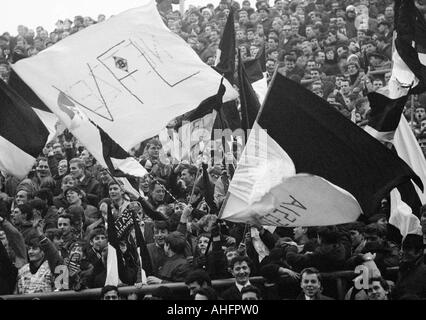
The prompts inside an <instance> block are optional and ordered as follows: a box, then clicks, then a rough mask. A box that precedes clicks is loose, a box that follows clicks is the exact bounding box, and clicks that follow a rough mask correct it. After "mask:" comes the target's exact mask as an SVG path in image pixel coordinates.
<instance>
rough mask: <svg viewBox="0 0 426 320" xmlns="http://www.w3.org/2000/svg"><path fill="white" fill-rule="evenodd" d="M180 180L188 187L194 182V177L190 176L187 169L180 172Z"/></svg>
mask: <svg viewBox="0 0 426 320" xmlns="http://www.w3.org/2000/svg"><path fill="white" fill-rule="evenodd" d="M180 177H181V179H182V180H183V181H184V182H185V184H186V185H187V186H188V185H190V184H191V183H192V182H193V181H194V176H192V175H191V174H190V173H189V171H188V169H184V170H182V173H181V174H180Z"/></svg>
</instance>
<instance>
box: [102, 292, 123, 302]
mask: <svg viewBox="0 0 426 320" xmlns="http://www.w3.org/2000/svg"><path fill="white" fill-rule="evenodd" d="M103 300H120V297H119V296H118V292H117V291H115V290H111V291H108V292H106V293H105V294H104V297H103Z"/></svg>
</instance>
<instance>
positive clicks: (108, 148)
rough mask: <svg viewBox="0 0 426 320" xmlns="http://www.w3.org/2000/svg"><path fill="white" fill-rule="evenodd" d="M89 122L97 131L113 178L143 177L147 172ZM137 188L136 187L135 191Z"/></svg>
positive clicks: (102, 131)
mask: <svg viewBox="0 0 426 320" xmlns="http://www.w3.org/2000/svg"><path fill="white" fill-rule="evenodd" d="M90 122H91V123H92V124H93V125H94V126H95V127H96V128H97V129H98V130H99V135H100V137H101V142H102V154H103V158H104V160H105V163H106V165H107V167H108V170H109V172H110V173H111V174H112V175H113V176H115V177H126V176H133V177H143V176H145V175H146V174H148V172H147V171H146V169H145V168H144V167H143V166H142V165H141V164H140V163H139V162H138V161H137V160H136V159H135V158H133V157H132V156H131V155H130V154H129V153H128V152H127V151H126V150H124V149H123V148H122V147H121V146H120V145H119V144H118V143H116V142H115V141H114V140H113V139H112V138H111V137H110V136H109V135H108V134H107V133H106V132H105V131H104V130H103V129H102V128H101V127H99V126H98V125H96V124H95V123H94V122H93V121H91V120H90ZM137 189H138V187H136V190H137Z"/></svg>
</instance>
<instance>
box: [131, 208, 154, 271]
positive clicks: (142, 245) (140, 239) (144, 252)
mask: <svg viewBox="0 0 426 320" xmlns="http://www.w3.org/2000/svg"><path fill="white" fill-rule="evenodd" d="M132 217H133V225H134V228H135V236H136V246H137V247H138V248H139V255H140V258H141V262H142V266H141V267H142V269H143V271H144V272H145V276H151V275H152V263H151V257H150V256H149V252H148V248H147V246H146V242H145V238H144V236H143V234H142V231H141V228H140V226H139V222H138V218H137V216H136V212H135V211H133V212H132ZM142 278H144V276H143V275H142Z"/></svg>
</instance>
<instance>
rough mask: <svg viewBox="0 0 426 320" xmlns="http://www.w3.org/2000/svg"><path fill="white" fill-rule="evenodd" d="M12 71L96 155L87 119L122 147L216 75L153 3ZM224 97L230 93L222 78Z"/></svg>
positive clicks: (196, 97)
mask: <svg viewBox="0 0 426 320" xmlns="http://www.w3.org/2000/svg"><path fill="white" fill-rule="evenodd" d="M13 69H14V70H15V71H16V72H17V73H18V74H19V76H20V77H21V78H22V79H23V80H24V81H25V82H26V83H27V85H29V86H30V87H31V88H32V89H33V90H34V92H35V93H36V94H37V95H38V96H39V97H40V98H41V100H42V101H43V102H44V103H45V104H46V105H47V106H48V107H49V108H50V109H51V110H52V111H53V112H54V113H55V114H56V115H57V116H58V117H59V118H60V120H61V121H62V122H64V124H65V125H66V126H67V127H68V128H70V130H71V132H72V133H73V134H74V135H75V136H76V137H77V138H78V139H79V140H80V141H81V142H82V143H83V144H84V145H85V146H86V147H87V148H88V149H89V151H90V152H91V153H92V154H93V155H94V156H95V158H96V159H98V160H100V158H101V157H102V152H101V151H100V150H101V149H100V150H99V141H100V140H99V134H98V133H96V129H95V128H94V127H93V125H91V124H90V123H88V122H87V119H88V118H89V119H91V120H92V121H93V122H95V123H96V124H97V125H99V126H100V127H101V128H102V129H103V130H104V131H105V132H107V133H108V135H109V136H110V137H111V138H112V139H113V140H114V141H115V142H117V143H118V144H119V145H121V146H122V147H123V149H125V150H129V149H130V148H131V147H133V146H135V145H136V144H138V143H140V142H141V141H143V140H145V139H147V138H149V137H152V136H154V135H156V134H158V133H159V132H160V130H161V129H162V128H164V127H165V126H166V125H167V123H168V122H169V121H170V120H171V119H173V118H175V117H177V116H179V115H181V114H184V113H186V112H188V111H190V110H192V109H194V108H196V107H197V106H198V105H199V103H200V102H201V101H202V100H204V99H206V98H208V97H210V96H213V95H215V94H216V93H217V88H218V87H219V84H220V81H221V76H220V75H219V74H218V73H217V72H216V71H214V70H213V69H212V68H211V67H209V66H207V65H206V64H204V63H203V62H202V61H201V59H200V58H199V57H198V55H197V54H196V53H195V52H194V51H193V50H192V49H191V47H190V46H189V45H188V44H186V43H185V41H184V40H183V39H181V38H180V37H179V36H178V35H176V34H174V33H172V32H171V31H170V30H169V29H167V27H166V26H165V25H164V23H163V21H162V19H161V17H160V15H159V13H158V11H157V9H156V6H155V2H154V1H150V2H149V3H148V4H146V5H143V6H141V7H138V8H135V9H132V10H128V11H125V12H123V13H121V14H119V15H116V16H114V17H112V18H110V19H108V20H107V21H105V22H103V23H100V24H95V25H92V26H90V27H88V28H86V29H84V30H82V31H79V32H78V33H76V34H74V35H71V36H69V37H67V38H66V39H64V40H61V41H60V42H58V43H57V44H55V45H54V46H52V47H50V48H48V49H46V50H44V51H42V52H40V53H39V54H37V55H36V56H33V57H31V58H28V59H23V60H20V61H19V62H17V63H16V64H15V65H13ZM224 84H225V86H226V93H225V96H224V101H229V100H232V99H235V98H237V92H236V91H235V90H234V89H233V88H232V86H231V85H230V84H229V82H227V81H226V80H225V81H224Z"/></svg>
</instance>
